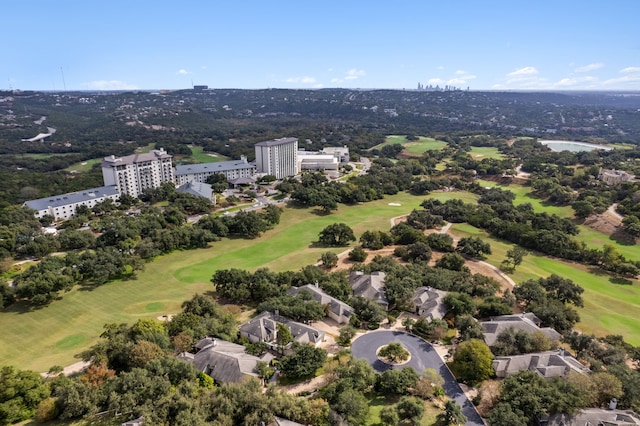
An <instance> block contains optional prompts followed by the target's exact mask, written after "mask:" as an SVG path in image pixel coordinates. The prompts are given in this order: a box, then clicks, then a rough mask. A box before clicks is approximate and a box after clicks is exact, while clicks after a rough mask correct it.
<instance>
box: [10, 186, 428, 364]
mask: <svg viewBox="0 0 640 426" xmlns="http://www.w3.org/2000/svg"><path fill="white" fill-rule="evenodd" d="M423 199H424V197H415V196H412V195H409V194H407V193H400V194H397V195H395V196H389V197H387V198H385V199H384V200H378V201H374V202H371V203H366V204H361V205H357V206H340V209H339V210H338V212H336V213H334V214H331V215H319V214H317V213H316V212H315V211H312V210H308V209H295V208H285V212H284V213H283V215H282V217H281V222H280V225H278V226H277V227H276V228H275V229H273V230H271V231H268V232H267V233H266V234H265V235H264V236H262V237H260V238H257V239H255V240H245V239H225V240H224V241H221V242H218V243H214V244H213V245H212V246H211V247H210V248H208V249H202V250H189V251H178V252H175V253H172V254H170V255H166V256H163V257H162V258H160V259H157V260H156V261H154V262H151V263H148V264H147V265H146V267H145V270H144V271H141V272H139V273H138V276H137V278H136V279H133V280H129V281H115V282H111V283H109V284H106V285H103V286H101V287H98V288H96V289H94V290H91V291H86V290H74V291H71V292H69V293H67V294H65V295H64V297H63V299H62V300H59V301H55V302H53V303H52V304H51V305H50V306H47V307H45V308H42V309H36V310H28V309H27V308H26V307H25V306H24V305H22V304H19V305H15V306H12V307H10V308H9V309H7V310H5V311H3V312H1V313H0V365H15V366H17V367H19V368H28V369H33V370H36V371H47V370H49V368H50V367H52V366H54V365H62V366H65V365H69V364H72V363H74V362H76V361H78V359H77V358H74V355H76V354H78V353H80V352H81V351H83V350H85V349H87V348H88V347H89V346H91V345H93V344H95V343H96V342H97V341H98V336H99V335H100V333H101V332H102V328H103V325H104V324H107V323H122V322H125V323H133V322H135V321H136V320H137V319H139V318H156V317H158V316H161V315H165V314H170V313H176V312H179V311H180V304H181V303H182V302H183V301H184V300H186V299H188V298H190V297H191V296H192V295H193V294H195V293H204V292H206V291H210V290H212V285H211V283H210V282H209V279H210V278H211V276H212V275H213V273H214V272H215V271H216V270H217V269H221V268H232V267H235V268H243V269H256V268H259V267H263V266H265V267H268V268H270V269H272V270H277V271H283V270H297V269H299V268H301V267H302V266H305V265H308V264H311V263H315V262H316V261H317V260H318V259H319V258H320V255H321V254H322V253H323V252H325V251H329V250H330V251H333V252H341V251H343V250H344V249H345V248H331V249H329V248H327V247H317V246H315V245H314V241H316V240H317V238H318V233H319V232H320V231H321V230H322V229H323V228H324V227H326V226H327V225H329V224H332V223H335V222H344V223H346V224H347V225H349V226H351V227H352V228H353V229H354V232H355V234H356V236H357V237H359V236H360V234H362V232H364V231H365V230H367V229H382V230H388V229H389V227H390V219H391V218H393V217H395V216H400V215H403V214H407V213H409V212H410V211H411V210H412V209H414V208H418V207H419V204H420V202H421V201H422V200H423ZM389 203H399V204H401V206H389Z"/></svg>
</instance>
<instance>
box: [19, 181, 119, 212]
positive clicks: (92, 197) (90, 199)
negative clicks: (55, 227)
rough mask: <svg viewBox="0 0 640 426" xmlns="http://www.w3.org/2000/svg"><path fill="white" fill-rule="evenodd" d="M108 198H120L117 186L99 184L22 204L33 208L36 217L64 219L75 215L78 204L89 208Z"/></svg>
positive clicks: (114, 199) (115, 199)
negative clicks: (95, 186) (98, 185)
mask: <svg viewBox="0 0 640 426" xmlns="http://www.w3.org/2000/svg"><path fill="white" fill-rule="evenodd" d="M108 199H110V200H112V201H113V202H116V201H118V200H119V199H120V193H119V192H118V188H116V187H115V186H101V187H99V188H91V189H85V190H83V191H76V192H70V193H68V194H62V195H52V196H50V197H45V198H39V199H37V200H29V201H25V202H24V203H23V206H25V207H29V208H30V209H32V210H35V211H36V213H35V216H36V217H37V218H38V219H40V218H41V217H43V216H45V215H50V216H53V218H54V219H55V220H65V219H69V218H71V217H73V216H75V214H76V209H77V208H78V207H79V206H86V207H87V208H89V209H91V208H93V207H94V206H95V205H96V204H98V203H102V202H104V201H105V200H108Z"/></svg>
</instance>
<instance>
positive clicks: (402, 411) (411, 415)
mask: <svg viewBox="0 0 640 426" xmlns="http://www.w3.org/2000/svg"><path fill="white" fill-rule="evenodd" d="M397 410H398V415H399V417H400V419H402V420H408V421H409V422H410V424H412V425H419V424H420V421H421V420H422V416H423V415H424V402H422V400H421V399H419V398H416V397H415V396H403V397H402V398H400V401H398V405H397Z"/></svg>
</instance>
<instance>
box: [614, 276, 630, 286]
mask: <svg viewBox="0 0 640 426" xmlns="http://www.w3.org/2000/svg"><path fill="white" fill-rule="evenodd" d="M609 282H610V283H612V284H620V285H632V284H633V281H631V280H630V279H627V278H622V277H611V278H609Z"/></svg>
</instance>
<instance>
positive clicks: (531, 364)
mask: <svg viewBox="0 0 640 426" xmlns="http://www.w3.org/2000/svg"><path fill="white" fill-rule="evenodd" d="M491 366H492V367H493V369H494V371H495V372H496V376H498V377H507V376H510V375H511V374H514V373H517V372H518V371H524V370H529V371H534V372H536V373H538V374H539V375H541V376H542V377H545V378H549V377H555V376H564V375H566V374H568V373H569V372H570V371H576V372H578V373H582V374H586V373H588V372H589V369H588V368H587V367H585V366H584V365H582V364H581V363H580V362H579V361H578V360H577V359H575V358H574V357H572V356H571V354H570V353H568V352H567V351H565V350H564V349H558V350H556V351H546V352H536V353H530V354H522V355H513V356H499V357H496V358H494V360H493V362H492V364H491Z"/></svg>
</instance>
